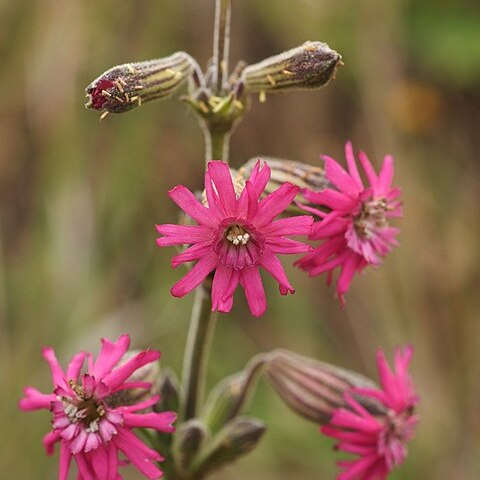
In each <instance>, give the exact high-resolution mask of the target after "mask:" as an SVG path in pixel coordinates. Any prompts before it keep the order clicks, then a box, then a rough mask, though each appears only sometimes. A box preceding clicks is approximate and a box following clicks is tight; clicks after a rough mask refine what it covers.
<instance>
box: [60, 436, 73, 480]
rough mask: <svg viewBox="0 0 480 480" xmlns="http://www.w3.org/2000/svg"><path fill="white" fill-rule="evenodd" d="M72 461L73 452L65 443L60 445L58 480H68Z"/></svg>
mask: <svg viewBox="0 0 480 480" xmlns="http://www.w3.org/2000/svg"><path fill="white" fill-rule="evenodd" d="M71 461H72V452H71V451H70V449H69V448H68V446H67V445H66V444H65V443H63V442H62V443H61V445H60V461H59V465H58V480H67V478H68V472H69V470H70V463H71Z"/></svg>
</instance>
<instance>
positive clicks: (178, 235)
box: [156, 224, 212, 247]
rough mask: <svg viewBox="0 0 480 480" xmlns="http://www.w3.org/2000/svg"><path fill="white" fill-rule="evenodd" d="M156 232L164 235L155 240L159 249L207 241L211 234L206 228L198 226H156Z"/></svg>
mask: <svg viewBox="0 0 480 480" xmlns="http://www.w3.org/2000/svg"><path fill="white" fill-rule="evenodd" d="M156 227H157V232H158V233H160V234H162V235H165V236H164V237H160V238H157V245H158V246H159V247H169V246H171V245H184V244H186V245H189V244H191V243H197V242H205V241H207V240H208V239H209V238H210V237H211V235H212V232H211V230H209V229H208V228H207V227H203V226H199V225H172V224H164V225H156Z"/></svg>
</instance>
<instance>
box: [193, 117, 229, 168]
mask: <svg viewBox="0 0 480 480" xmlns="http://www.w3.org/2000/svg"><path fill="white" fill-rule="evenodd" d="M200 124H201V127H202V130H203V134H204V136H205V168H207V165H208V162H209V161H210V160H223V161H224V162H227V163H228V157H229V152H230V136H231V132H230V131H214V129H213V128H212V125H211V124H208V123H207V122H205V121H201V122H200Z"/></svg>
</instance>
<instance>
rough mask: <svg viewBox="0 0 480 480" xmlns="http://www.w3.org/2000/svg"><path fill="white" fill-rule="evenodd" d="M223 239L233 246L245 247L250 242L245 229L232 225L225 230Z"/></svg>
mask: <svg viewBox="0 0 480 480" xmlns="http://www.w3.org/2000/svg"><path fill="white" fill-rule="evenodd" d="M225 238H226V239H227V240H228V241H229V242H231V243H233V244H234V245H246V244H247V243H248V241H249V240H250V234H249V233H248V232H247V230H246V229H245V227H243V226H242V225H238V224H236V223H234V224H233V225H230V227H229V228H228V229H227V230H226V232H225Z"/></svg>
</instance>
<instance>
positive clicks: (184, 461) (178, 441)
mask: <svg viewBox="0 0 480 480" xmlns="http://www.w3.org/2000/svg"><path fill="white" fill-rule="evenodd" d="M206 436H207V431H206V428H205V425H204V424H203V423H202V422H201V421H200V420H197V419H192V420H189V421H188V422H185V423H184V424H182V425H180V427H179V428H178V430H177V432H176V433H175V437H174V446H173V451H174V455H175V460H176V463H177V466H178V467H179V468H180V470H181V471H187V470H188V469H189V467H190V465H191V462H192V459H193V458H194V457H195V455H196V454H197V452H198V450H199V449H200V447H201V446H202V444H203V442H204V440H205V438H206Z"/></svg>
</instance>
